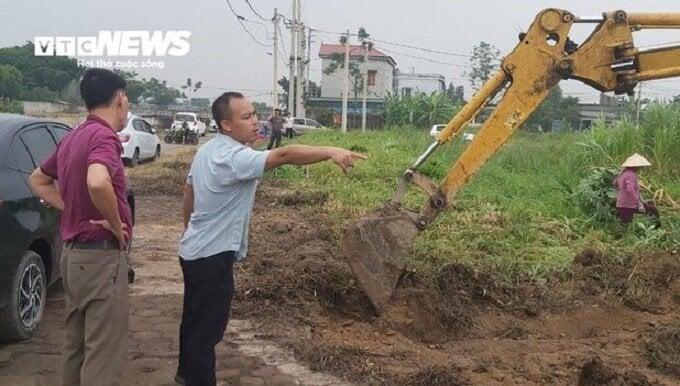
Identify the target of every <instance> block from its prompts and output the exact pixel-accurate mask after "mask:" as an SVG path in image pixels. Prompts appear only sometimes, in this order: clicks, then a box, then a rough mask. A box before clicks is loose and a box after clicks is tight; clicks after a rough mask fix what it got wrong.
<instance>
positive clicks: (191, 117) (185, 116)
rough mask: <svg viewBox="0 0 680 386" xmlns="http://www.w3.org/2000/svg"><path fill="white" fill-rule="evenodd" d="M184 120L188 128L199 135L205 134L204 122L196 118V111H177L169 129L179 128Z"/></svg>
mask: <svg viewBox="0 0 680 386" xmlns="http://www.w3.org/2000/svg"><path fill="white" fill-rule="evenodd" d="M184 122H186V123H187V126H189V130H191V131H195V132H196V134H198V135H200V136H201V137H203V136H205V123H203V122H201V120H200V119H198V114H196V113H177V114H176V115H175V119H174V120H173V121H172V126H170V129H175V130H179V129H181V128H182V125H183V124H184Z"/></svg>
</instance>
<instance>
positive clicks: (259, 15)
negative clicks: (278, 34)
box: [245, 0, 269, 21]
mask: <svg viewBox="0 0 680 386" xmlns="http://www.w3.org/2000/svg"><path fill="white" fill-rule="evenodd" d="M245 2H246V4H248V7H249V8H250V10H251V11H253V13H254V14H256V15H257V17H259V18H260V19H261V20H264V21H269V20H268V19H267V18H265V17H263V16H262V15H261V14H260V13H259V12H257V11H256V10H255V8H254V7H253V5H252V4H250V0H245Z"/></svg>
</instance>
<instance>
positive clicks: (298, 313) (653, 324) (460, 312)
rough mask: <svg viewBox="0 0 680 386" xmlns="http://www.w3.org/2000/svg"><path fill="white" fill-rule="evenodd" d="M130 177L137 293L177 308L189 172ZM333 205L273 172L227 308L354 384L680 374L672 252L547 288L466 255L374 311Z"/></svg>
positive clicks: (584, 263) (596, 266)
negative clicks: (505, 277)
mask: <svg viewBox="0 0 680 386" xmlns="http://www.w3.org/2000/svg"><path fill="white" fill-rule="evenodd" d="M176 166H177V169H178V170H186V169H185V168H186V165H180V164H178V165H176ZM144 167H145V166H144V165H143V166H141V168H144ZM133 174H134V173H133ZM131 180H132V185H133V187H134V188H135V190H136V191H137V192H138V208H139V211H138V215H137V216H138V222H139V223H140V224H142V225H141V226H140V227H138V231H137V232H136V239H135V244H134V247H133V248H134V249H133V255H132V258H133V263H134V265H135V267H136V270H137V275H138V280H137V283H136V284H135V287H134V288H133V291H135V293H136V294H137V295H140V296H156V297H159V296H160V297H161V299H166V298H167V299H169V300H167V302H172V307H170V308H171V310H172V313H173V316H176V314H178V312H179V308H178V307H181V303H180V298H179V297H178V296H177V295H176V294H177V291H178V288H181V273H180V271H179V269H178V264H177V257H176V247H177V240H178V237H179V234H180V232H181V224H180V219H181V216H180V210H181V197H180V196H179V195H178V192H179V189H178V185H177V184H178V183H179V182H181V179H174V180H173V181H171V183H168V182H163V181H159V178H158V177H157V176H156V177H154V176H149V175H147V176H135V175H133V176H132V178H131ZM157 192H162V194H158V193H157ZM327 205H328V203H327V197H326V195H324V194H322V193H319V192H296V191H292V190H290V189H289V188H288V187H287V186H286V185H285V184H284V183H283V182H281V181H277V180H266V179H265V180H264V181H263V183H262V184H261V185H260V187H259V190H258V194H257V199H256V205H255V212H254V216H253V222H252V226H251V239H250V245H251V249H250V252H249V258H248V259H247V261H246V262H245V263H243V264H240V265H239V266H238V268H237V269H236V276H237V277H236V282H237V287H238V290H237V294H236V298H235V301H234V309H233V318H234V319H238V320H245V321H247V322H248V323H250V325H252V326H253V327H252V328H253V330H254V331H256V333H255V334H254V335H255V336H256V337H258V338H261V339H266V340H267V341H271V342H275V343H276V344H277V345H278V346H280V347H285V348H287V349H289V350H291V351H292V352H293V353H294V355H295V357H296V359H297V360H298V361H300V363H302V364H304V365H306V366H308V367H309V368H310V369H312V370H315V371H320V372H326V373H332V374H335V375H336V376H337V377H338V378H339V379H342V380H344V381H348V382H353V383H356V384H389V385H394V384H408V385H547V384H552V385H575V384H579V385H656V384H660V385H677V384H680V255H678V254H677V252H675V253H674V252H672V251H669V252H664V253H659V254H652V253H650V254H647V255H640V256H633V257H627V256H604V255H602V254H601V253H599V252H598V251H591V250H587V251H583V252H582V253H580V254H579V255H578V256H575V257H574V264H573V266H572V270H571V272H569V273H565V274H562V275H559V276H555V277H552V278H549V279H548V280H547V282H546V283H543V284H528V282H524V281H522V282H518V283H514V284H508V283H501V282H500V281H498V280H497V279H496V278H495V276H494V274H493V272H484V271H477V270H473V269H471V268H469V267H466V266H462V265H451V266H447V267H443V268H442V270H441V272H440V273H439V275H438V277H437V278H436V279H435V280H433V281H431V280H425V279H424V278H421V277H419V275H418V273H417V272H411V271H405V272H404V275H402V278H401V280H400V283H399V286H398V289H397V292H396V299H395V302H394V306H393V307H392V308H391V309H389V310H388V311H386V312H385V313H383V314H382V315H381V316H380V317H376V316H375V313H374V310H373V307H372V306H371V303H370V301H369V300H368V298H367V297H366V296H364V295H363V293H362V292H361V291H360V289H359V287H358V284H357V283H356V281H355V280H354V278H353V276H352V274H351V272H350V270H349V268H348V266H347V265H346V264H345V263H344V261H343V258H342V256H341V253H340V250H339V248H338V243H339V238H340V237H341V232H340V230H339V229H337V228H334V227H333V226H332V224H331V221H330V219H329V216H328V214H327V211H326V210H327V209H326V206H327ZM452 253H454V252H452ZM171 294H174V295H172V296H171ZM163 296H165V297H163ZM158 301H161V302H162V301H163V300H158ZM163 316H167V315H165V314H163ZM149 318H151V319H149V321H148V322H149V323H151V324H153V318H154V316H153V315H151V316H149ZM50 326H51V327H50ZM44 327H47V328H58V324H49V325H48V326H44ZM169 327H172V328H175V327H176V326H174V325H173V326H169ZM170 330H172V329H170ZM162 336H163V337H165V335H162ZM232 338H233V336H231V335H230V336H228V337H226V339H227V340H229V339H232ZM170 346H172V345H170ZM171 348H172V347H168V350H170V349H171ZM171 357H172V353H171V354H170V355H169V356H168V358H167V360H166V361H165V362H164V363H165V364H164V366H165V367H167V368H169V369H171V368H172V366H173V362H172V358H171ZM164 358H165V357H164ZM143 370H144V368H140V370H139V371H140V374H141V375H143V374H142V373H141V372H142V371H143ZM168 371H170V370H168ZM165 379H167V377H166V378H165ZM234 382H235V383H236V384H238V383H239V381H238V378H237V379H236V380H235V381H234Z"/></svg>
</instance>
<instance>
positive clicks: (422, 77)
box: [396, 71, 446, 96]
mask: <svg viewBox="0 0 680 386" xmlns="http://www.w3.org/2000/svg"><path fill="white" fill-rule="evenodd" d="M396 80H397V92H398V93H399V95H401V96H405V95H415V94H427V95H430V94H432V93H439V92H444V91H446V81H445V79H444V75H439V74H416V73H404V72H399V71H397V75H396Z"/></svg>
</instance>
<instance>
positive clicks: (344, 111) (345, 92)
mask: <svg viewBox="0 0 680 386" xmlns="http://www.w3.org/2000/svg"><path fill="white" fill-rule="evenodd" d="M345 37H346V39H345V74H344V77H345V79H344V83H345V84H344V86H345V87H344V88H343V90H342V126H341V130H342V132H343V133H346V132H347V98H348V97H349V28H348V29H347V35H345Z"/></svg>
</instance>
